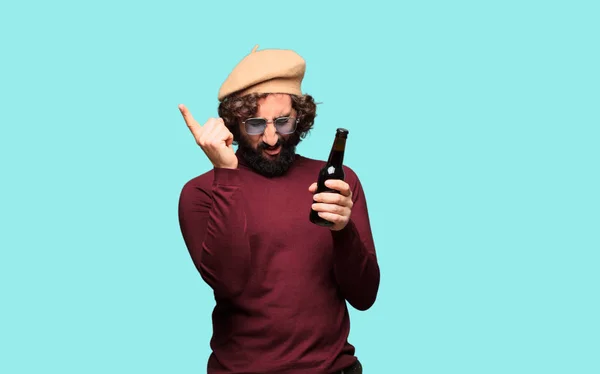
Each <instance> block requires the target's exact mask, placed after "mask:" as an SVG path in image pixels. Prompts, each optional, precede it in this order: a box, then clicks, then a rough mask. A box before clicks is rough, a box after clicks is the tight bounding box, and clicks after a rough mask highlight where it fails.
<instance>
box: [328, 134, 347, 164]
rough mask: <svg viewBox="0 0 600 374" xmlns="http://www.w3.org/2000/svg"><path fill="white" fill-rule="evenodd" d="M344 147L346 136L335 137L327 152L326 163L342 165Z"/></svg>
mask: <svg viewBox="0 0 600 374" xmlns="http://www.w3.org/2000/svg"><path fill="white" fill-rule="evenodd" d="M345 149H346V138H342V137H336V138H335V141H334V142H333V146H332V147H331V153H329V160H328V162H327V163H328V164H330V165H342V164H343V163H344V150H345Z"/></svg>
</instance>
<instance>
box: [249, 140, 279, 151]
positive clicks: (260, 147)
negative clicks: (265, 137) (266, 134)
mask: <svg viewBox="0 0 600 374" xmlns="http://www.w3.org/2000/svg"><path fill="white" fill-rule="evenodd" d="M284 143H285V142H284V141H283V139H281V138H277V143H275V145H273V146H271V145H268V144H267V143H265V142H260V144H258V145H257V146H256V148H257V150H258V151H262V150H263V149H274V148H277V147H279V146H280V145H282V144H284Z"/></svg>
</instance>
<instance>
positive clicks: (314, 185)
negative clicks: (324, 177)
mask: <svg viewBox="0 0 600 374" xmlns="http://www.w3.org/2000/svg"><path fill="white" fill-rule="evenodd" d="M308 191H309V192H311V193H315V192H317V182H315V183H313V184H311V185H310V187H308Z"/></svg>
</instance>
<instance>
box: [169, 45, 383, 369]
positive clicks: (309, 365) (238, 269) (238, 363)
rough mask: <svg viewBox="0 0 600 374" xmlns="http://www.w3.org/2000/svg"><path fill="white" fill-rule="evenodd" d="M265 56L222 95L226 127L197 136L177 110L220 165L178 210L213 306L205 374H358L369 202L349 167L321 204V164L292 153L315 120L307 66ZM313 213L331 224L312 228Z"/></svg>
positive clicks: (196, 181) (202, 128)
mask: <svg viewBox="0 0 600 374" xmlns="http://www.w3.org/2000/svg"><path fill="white" fill-rule="evenodd" d="M257 47H258V46H256V47H254V49H253V50H252V52H251V53H250V54H249V55H247V56H246V57H245V58H244V59H242V61H241V62H239V64H238V65H237V66H236V67H235V68H234V69H233V71H232V72H231V73H230V74H229V76H228V77H227V79H226V80H225V82H224V83H223V85H222V86H221V89H220V91H219V95H218V99H219V101H220V105H219V116H220V118H210V119H209V120H208V121H206V123H204V125H200V124H199V123H198V122H196V120H195V119H194V118H193V117H192V114H191V113H190V112H189V111H188V109H187V108H186V107H185V106H184V105H180V106H179V109H180V111H181V113H182V115H183V118H184V120H185V122H186V124H187V126H188V128H189V129H190V130H191V132H192V134H193V136H194V138H195V140H196V143H197V144H198V145H199V146H200V147H201V148H202V150H203V151H204V153H205V154H206V156H207V157H208V158H209V160H210V161H211V163H212V164H213V168H212V170H210V171H208V172H206V173H204V174H202V175H200V176H198V177H196V178H193V179H192V180H190V181H188V182H187V183H186V184H185V186H184V187H183V189H182V192H181V196H180V201H179V222H180V227H181V231H182V234H183V238H184V240H185V244H186V246H187V248H188V250H189V253H190V255H191V258H192V260H193V262H194V264H195V266H196V268H197V269H198V271H199V273H200V275H201V276H202V278H203V279H204V281H205V282H206V283H207V284H208V285H209V286H210V287H211V288H212V289H213V291H214V297H215V301H216V306H215V308H214V311H213V315H212V318H213V336H212V339H211V344H210V345H211V349H212V354H211V355H210V358H209V360H208V373H211V374H212V373H214V374H216V373H261V374H267V373H289V374H296V373H362V366H361V364H360V362H359V361H358V359H357V357H356V356H355V355H354V353H355V348H354V347H353V346H352V345H351V344H350V343H349V342H348V340H347V338H348V335H349V331H350V321H349V314H348V309H347V307H346V301H348V303H349V304H350V305H352V306H353V307H354V308H356V309H358V310H366V309H368V308H370V307H371V305H372V304H373V303H374V302H375V299H376V296H377V291H378V288H379V266H378V264H377V259H376V255H375V246H374V243H373V238H372V234H371V228H370V223H369V216H368V212H367V204H366V200H365V195H364V193H363V189H362V187H361V184H360V181H359V179H358V177H357V176H356V174H355V173H354V172H353V171H352V170H351V169H350V168H348V167H346V166H344V170H345V175H346V177H345V181H342V180H332V181H329V187H330V188H332V189H335V190H337V191H339V193H320V194H315V192H316V183H315V181H316V178H317V176H318V174H319V170H320V169H321V168H322V167H323V165H324V162H323V161H317V160H312V159H309V158H306V157H302V156H300V155H299V154H296V152H295V149H296V145H297V144H298V143H299V142H300V139H301V138H303V137H304V136H305V135H306V133H307V132H308V131H309V130H310V129H311V128H312V126H313V123H314V118H315V116H316V105H315V103H314V100H313V98H312V97H311V96H310V95H303V94H302V90H301V83H302V79H303V78H304V73H305V61H304V59H303V58H302V57H300V56H299V55H298V54H297V53H295V52H293V51H290V50H276V49H275V50H261V51H257ZM234 144H237V145H238V146H239V147H238V150H237V151H234V149H233V145H234ZM313 200H314V202H313ZM311 207H312V208H314V209H315V210H316V211H318V212H319V215H321V216H322V217H323V218H325V219H327V220H330V221H332V222H333V223H334V225H333V226H332V227H329V228H325V227H321V226H317V225H315V224H313V223H311V222H310V221H309V213H310V210H311Z"/></svg>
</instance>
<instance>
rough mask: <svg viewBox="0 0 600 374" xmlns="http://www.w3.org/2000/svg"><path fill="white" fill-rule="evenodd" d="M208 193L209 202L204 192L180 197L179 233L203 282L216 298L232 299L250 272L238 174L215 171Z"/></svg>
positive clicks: (222, 170)
mask: <svg viewBox="0 0 600 374" xmlns="http://www.w3.org/2000/svg"><path fill="white" fill-rule="evenodd" d="M210 192H211V193H210V198H209V197H208V194H206V193H204V191H193V192H189V191H188V193H187V194H186V195H185V197H183V195H182V202H181V203H180V221H181V227H182V232H183V236H184V239H185V241H186V245H187V247H188V250H189V252H190V255H191V257H192V260H193V262H194V264H195V266H196V268H197V269H198V271H199V272H200V275H201V276H202V278H203V279H204V280H205V281H206V283H207V284H208V285H209V286H210V287H211V288H213V290H214V291H215V294H216V295H217V296H219V297H234V296H235V295H237V294H239V293H240V292H241V291H242V290H243V288H244V287H245V285H246V282H247V279H248V276H249V268H250V246H249V243H248V236H247V232H246V214H245V209H244V199H243V194H242V190H241V186H240V183H239V173H238V171H237V170H229V169H217V168H216V169H215V175H214V181H213V184H212V187H211V191H210ZM192 196H193V197H192ZM191 200H193V201H191ZM190 207H192V208H190Z"/></svg>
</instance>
